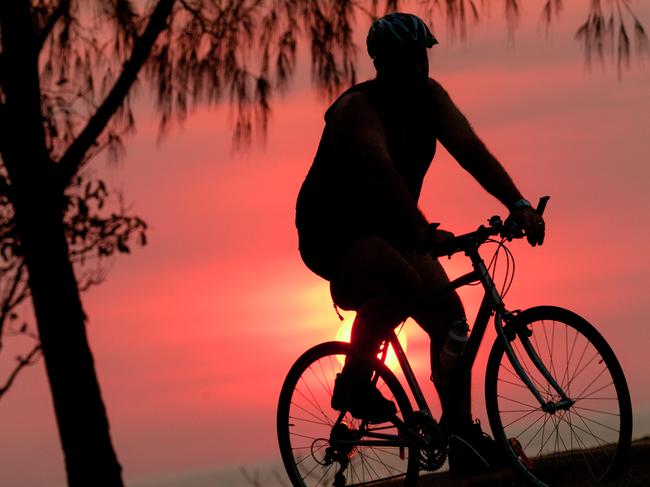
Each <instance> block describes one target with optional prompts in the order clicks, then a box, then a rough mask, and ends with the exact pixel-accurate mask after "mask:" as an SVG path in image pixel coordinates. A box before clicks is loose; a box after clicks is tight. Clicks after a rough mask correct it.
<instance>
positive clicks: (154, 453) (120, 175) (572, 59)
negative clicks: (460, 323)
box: [0, 0, 650, 487]
mask: <svg viewBox="0 0 650 487" xmlns="http://www.w3.org/2000/svg"><path fill="white" fill-rule="evenodd" d="M522 3H525V5H523V12H522V17H521V21H520V24H519V26H518V28H517V29H516V31H515V33H514V40H512V41H509V40H508V35H507V31H506V28H505V23H504V20H503V14H502V2H492V4H493V8H492V9H491V11H490V12H489V13H488V12H485V13H484V15H483V20H482V22H481V24H480V25H477V26H474V27H473V28H472V29H471V31H470V33H469V36H468V39H467V41H466V42H464V43H461V42H460V41H458V40H454V39H453V38H452V36H451V35H450V32H449V30H448V29H446V28H445V23H444V20H443V19H442V18H441V17H440V16H438V17H437V23H436V24H434V26H433V31H434V34H436V36H437V37H438V39H439V41H440V45H439V46H435V47H434V48H433V49H432V50H431V52H430V65H431V69H430V75H431V76H432V77H433V78H435V79H436V80H438V81H439V82H440V83H441V84H442V85H443V86H444V87H445V88H446V89H447V91H448V92H449V93H450V95H451V97H452V99H453V100H454V101H455V102H456V104H457V105H458V106H459V107H460V108H461V110H463V112H464V113H465V114H466V115H467V117H468V118H469V120H470V122H471V123H472V125H473V126H474V128H475V129H476V131H477V132H478V134H479V135H480V137H481V138H482V139H483V140H484V141H485V143H486V144H487V146H488V147H489V148H490V150H491V151H492V152H493V153H494V154H495V155H496V156H497V158H498V159H499V160H500V161H501V162H502V164H503V165H504V166H505V167H506V169H507V170H508V171H509V172H510V174H511V176H512V177H513V179H514V181H515V183H516V184H517V185H518V187H519V188H520V190H521V191H522V192H523V194H524V195H525V196H526V197H527V198H528V199H530V200H531V201H534V202H536V201H537V199H538V198H539V196H541V195H545V194H548V195H551V200H550V202H549V205H548V209H547V214H546V215H545V218H546V222H547V240H546V242H545V244H544V245H543V246H542V247H541V248H531V247H529V246H528V245H526V244H525V243H524V242H523V241H517V242H513V243H512V244H511V245H510V249H511V250H512V251H513V253H514V254H515V257H516V259H517V274H516V277H515V281H514V285H513V287H512V289H511V291H510V293H509V294H508V297H507V299H506V303H507V304H508V305H509V306H510V307H512V308H520V309H521V308H525V307H527V306H532V305H536V304H555V305H560V306H565V307H568V308H570V309H573V310H574V311H576V312H578V313H579V314H582V315H583V316H585V317H586V318H587V319H588V320H590V321H591V322H592V323H593V324H595V325H596V326H597V327H598V328H599V330H600V331H601V333H602V334H603V335H604V336H605V338H606V339H607V340H608V341H609V343H610V344H611V345H612V347H613V349H614V351H615V352H616V354H617V355H618V357H619V360H620V361H621V364H622V366H623V369H624V371H625V373H626V376H627V378H628V383H629V386H630V389H631V394H632V403H633V408H634V412H635V426H634V428H635V429H634V436H635V437H639V436H643V435H646V434H650V386H649V381H648V378H647V375H646V374H647V373H648V366H649V365H650V361H649V359H648V356H649V355H648V349H649V346H650V307H649V305H648V296H649V295H650V293H649V292H650V285H649V284H648V282H650V258H649V257H648V254H647V250H648V248H649V247H650V218H649V217H648V215H649V214H650V191H649V190H648V188H649V185H650V59H649V58H646V59H645V61H643V62H637V59H636V58H635V57H634V56H633V58H632V62H631V68H630V70H626V71H623V73H622V75H621V77H620V79H619V76H618V74H617V70H616V65H615V62H612V61H608V62H606V63H605V65H604V66H601V65H599V64H598V63H596V64H594V65H593V66H592V67H591V69H588V68H587V67H586V66H585V63H584V60H583V55H582V51H581V48H580V44H579V43H578V42H577V41H576V40H574V33H575V31H576V30H577V29H578V27H579V26H580V25H581V24H582V23H583V22H584V21H585V20H586V16H587V6H588V3H589V2H588V1H587V0H580V1H571V2H564V3H565V9H564V10H563V11H562V13H561V15H560V17H559V18H558V19H557V20H556V21H554V23H553V25H552V27H551V30H550V32H549V34H548V37H546V36H545V34H544V32H543V28H542V27H541V25H540V23H539V18H540V12H541V9H542V5H543V3H544V2H543V1H540V0H534V1H532V0H531V1H529V0H527V1H526V2H522ZM605 3H606V2H605ZM407 5H408V4H407ZM631 5H632V6H633V8H634V9H635V12H636V14H637V16H638V17H639V18H640V19H641V21H642V22H644V25H645V27H646V30H648V29H650V3H649V2H643V1H638V0H637V1H632V2H631ZM404 10H405V11H409V9H408V8H404ZM416 13H417V11H416ZM368 25H369V22H368V20H367V19H366V18H362V17H359V18H358V23H357V25H356V26H355V32H356V35H357V37H358V39H359V41H360V42H359V52H358V67H359V71H360V73H361V76H360V78H361V79H366V78H368V77H371V76H372V75H373V70H372V65H371V63H370V60H369V59H368V58H367V56H366V55H365V50H364V49H363V45H362V42H363V39H364V38H365V33H366V32H367V28H368ZM141 95H143V96H142V97H141V98H139V101H138V105H137V110H136V115H137V132H136V134H135V135H133V136H131V137H129V138H128V139H127V140H126V149H127V152H126V156H125V157H124V158H123V159H122V160H121V161H120V162H119V163H117V164H107V163H105V161H104V160H103V159H100V160H97V161H95V162H94V164H95V166H94V167H95V170H96V171H98V173H99V174H102V175H103V176H104V177H105V178H106V179H107V181H110V185H111V187H113V188H115V189H118V190H121V191H123V194H124V197H125V199H126V201H128V202H131V204H132V208H133V210H134V211H135V212H136V213H137V214H138V215H140V216H141V217H142V218H143V219H145V220H146V221H147V222H148V223H149V224H150V227H151V229H150V232H149V245H148V246H146V247H144V248H137V249H135V250H134V251H133V253H132V255H130V256H121V257H119V258H118V259H116V260H115V262H114V263H113V265H112V270H111V271H110V273H109V276H108V279H107V281H106V282H105V283H104V284H102V285H101V286H99V287H96V288H94V289H92V290H91V291H89V292H88V293H86V294H85V295H84V296H83V298H84V307H85V310H86V312H87V314H88V316H89V321H88V334H89V340H90V344H91V347H92V350H93V353H94V358H95V363H96V368H97V373H98V376H99V380H100V384H101V387H102V392H103V397H104V400H105V404H106V407H107V410H108V415H109V419H110V423H111V432H112V438H113V442H114V445H115V448H116V451H117V454H118V457H119V459H120V462H121V464H122V466H123V467H124V478H125V481H126V482H127V484H128V485H132V486H134V487H138V486H141V487H144V486H149V487H154V486H159V487H166V486H170V487H171V486H172V485H179V486H180V485H183V486H185V485H188V486H190V485H199V484H198V483H196V484H192V483H191V479H192V478H194V477H196V478H203V477H205V478H212V479H214V478H217V477H215V476H216V475H217V474H216V473H214V471H215V470H221V471H230V472H234V473H232V475H234V476H235V477H237V476H240V475H239V473H238V472H237V469H238V468H239V467H240V466H247V468H248V469H249V471H254V470H255V469H259V471H260V473H261V474H262V475H266V474H268V472H269V471H270V469H272V468H274V467H273V465H274V462H277V460H278V459H279V453H278V449H277V446H276V444H277V442H276V437H275V407H276V403H277V399H278V395H279V391H280V387H281V384H282V381H283V379H284V376H285V374H286V372H287V371H288V369H289V367H290V366H291V364H292V363H293V362H294V360H295V359H296V358H297V357H298V356H299V355H300V354H301V353H302V352H303V351H304V350H306V349H307V348H308V347H310V346H312V345H314V344H316V343H319V342H322V341H327V340H332V339H334V338H335V337H336V334H337V331H338V330H339V327H340V326H341V322H340V321H339V319H338V318H337V316H336V314H335V312H334V310H333V308H332V304H331V299H330V298H329V292H328V287H327V283H326V282H325V281H323V280H321V279H320V278H319V277H318V276H316V275H314V274H312V273H311V272H310V271H309V270H308V269H307V268H306V267H305V266H304V265H303V263H302V261H301V260H300V256H299V254H298V250H297V234H296V231H295V228H294V223H293V222H294V207H295V199H296V196H297V193H298V189H299V187H300V184H301V182H302V180H303V178H304V176H305V174H306V172H307V170H308V168H309V165H310V163H311V160H312V158H313V156H314V153H315V150H316V146H317V143H318V140H319V137H320V134H321V131H322V129H323V112H324V110H325V109H326V108H327V106H328V103H327V100H325V99H323V97H322V96H321V95H319V94H318V93H317V92H316V91H315V89H314V88H313V87H312V85H311V81H310V76H309V62H308V57H307V56H306V55H304V53H301V54H300V56H299V67H298V73H297V75H296V78H295V79H294V82H293V83H292V85H291V88H290V89H289V90H288V91H287V93H286V94H284V95H282V96H280V95H277V96H276V97H275V98H274V99H273V105H272V108H273V116H272V120H271V123H270V127H269V131H268V135H267V139H266V144H265V145H261V144H257V143H255V144H253V146H252V147H251V148H250V149H248V150H247V151H245V152H243V153H241V152H239V153H237V152H233V151H232V150H231V134H232V132H231V131H232V125H231V124H230V122H229V120H230V117H229V114H228V109H227V107H226V106H225V105H224V106H221V107H219V108H218V109H215V108H202V109H200V110H198V111H196V112H195V113H194V114H192V115H191V116H190V117H189V118H188V119H187V121H186V122H185V123H184V125H183V126H182V127H176V128H174V129H173V130H171V132H170V133H169V134H168V135H167V136H166V137H165V138H164V139H163V141H162V143H157V135H158V132H157V126H158V121H157V118H156V114H155V111H154V109H153V107H152V106H151V104H150V103H148V101H147V97H146V92H145V90H142V91H141ZM341 197H342V198H345V195H341ZM420 206H421V208H422V209H423V211H424V212H425V214H426V215H427V217H428V218H429V219H430V220H431V221H439V222H441V223H442V227H443V228H445V229H448V230H450V231H454V232H457V233H461V232H466V231H470V230H473V229H474V228H475V227H477V226H478V225H479V224H481V223H484V222H485V220H486V218H488V217H489V216H491V215H493V214H501V215H502V216H506V210H505V209H504V208H503V207H502V206H501V205H500V204H499V203H498V202H497V201H496V200H494V199H493V198H492V197H490V196H489V195H488V194H487V193H486V192H485V191H483V190H482V189H481V188H480V186H479V185H478V184H477V183H476V182H475V181H473V180H472V179H471V177H470V176H469V175H468V174H467V173H465V172H464V171H463V170H462V169H461V168H460V167H459V166H458V165H457V164H456V163H455V162H454V161H453V159H451V158H450V156H449V155H448V154H447V153H446V152H445V151H444V150H443V149H442V148H440V146H439V151H438V153H437V155H436V158H435V159H434V162H433V164H432V166H431V170H430V172H429V174H428V176H427V178H426V180H425V186H424V188H423V191H422V196H421V200H420ZM443 265H444V266H445V268H446V269H447V270H448V272H449V274H451V275H453V276H455V275H458V274H460V273H461V272H463V271H465V270H466V269H467V263H466V262H465V261H464V258H463V257H462V256H459V257H454V258H453V259H452V260H447V259H445V260H444V261H443ZM477 291H478V290H477V289H474V288H472V289H471V290H470V291H462V293H461V297H463V298H464V299H465V304H466V308H467V311H468V316H469V317H470V321H471V320H472V319H473V317H474V314H475V312H476V309H477V305H478V299H479V294H478V293H477ZM345 316H346V318H347V319H348V320H349V319H351V318H352V314H351V313H346V315H345ZM406 334H407V337H408V341H409V356H410V357H412V361H413V364H414V365H415V366H416V368H417V370H418V371H419V373H420V376H421V377H422V379H423V386H424V387H425V392H426V393H427V394H428V397H429V398H430V400H431V402H432V404H433V405H434V408H435V410H436V411H438V409H439V408H438V405H437V402H436V400H435V397H434V395H433V388H432V387H431V386H430V384H428V383H427V382H426V376H427V371H428V367H429V365H428V363H427V360H428V357H427V355H428V345H427V343H426V339H425V336H424V334H423V333H422V332H421V331H419V330H418V329H417V325H415V324H414V323H412V322H409V323H408V324H407V326H406ZM492 339H493V333H492V330H490V333H489V334H488V335H487V336H486V341H485V343H484V345H483V347H482V349H481V352H480V355H479V360H478V369H477V370H475V373H476V377H477V379H476V380H475V383H474V389H475V390H476V393H475V394H474V405H475V411H476V414H477V416H478V417H479V418H484V417H485V416H484V406H483V395H482V387H483V384H482V381H481V377H482V374H483V368H482V367H483V366H484V361H485V357H486V356H487V353H488V351H489V346H490V344H491V341H492ZM6 359H7V358H6V357H4V360H6ZM0 451H2V456H1V457H0V485H2V486H5V485H6V486H13V487H39V486H62V485H64V484H65V472H64V465H63V457H62V454H61V450H60V445H59V441H58V436H57V430H56V425H55V419H54V415H53V408H52V402H51V398H50V395H49V390H48V386H47V382H46V377H45V371H44V367H43V364H42V363H39V364H38V365H37V366H35V367H33V368H31V369H28V370H26V371H25V372H23V373H22V375H21V377H19V379H18V381H17V383H16V384H15V386H14V387H13V389H12V390H11V391H10V392H9V393H8V394H7V395H6V396H5V397H4V398H2V400H0ZM219 475H226V474H219ZM211 476H212V477H211ZM165 478H167V481H165V480H161V479H165ZM219 478H222V479H223V478H225V477H219ZM170 479H171V480H170ZM174 479H175V480H174ZM178 479H185V480H182V481H181V480H178ZM165 482H166V483H165ZM197 482H198V481H197ZM224 482H225V481H224ZM201 485H203V484H201ZM205 485H209V484H205ZM213 485H214V484H213ZM217 485H218V484H217ZM224 485H226V484H224ZM230 485H235V484H234V483H232V484H230ZM244 485H245V484H244Z"/></svg>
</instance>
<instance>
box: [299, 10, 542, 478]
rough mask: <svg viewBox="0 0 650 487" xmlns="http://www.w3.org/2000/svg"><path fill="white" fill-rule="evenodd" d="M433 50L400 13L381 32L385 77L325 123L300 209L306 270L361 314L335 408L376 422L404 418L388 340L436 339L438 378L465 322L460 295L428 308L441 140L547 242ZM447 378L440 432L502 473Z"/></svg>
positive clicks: (349, 98) (465, 394)
mask: <svg viewBox="0 0 650 487" xmlns="http://www.w3.org/2000/svg"><path fill="white" fill-rule="evenodd" d="M435 44H437V40H436V39H435V37H434V36H433V35H432V34H431V32H430V30H429V29H428V27H427V26H426V24H425V23H424V22H423V21H422V20H421V19H420V18H419V17H417V16H415V15H411V14H405V13H393V14H389V15H386V16H384V17H382V18H380V19H378V20H376V21H375V22H373V24H372V26H371V28H370V31H369V33H368V37H367V48H368V54H369V55H370V57H371V58H372V60H373V63H374V65H375V68H376V70H377V76H376V77H375V78H374V79H371V80H368V81H365V82H362V83H360V84H357V85H355V86H353V87H351V88H350V89H348V90H347V91H345V92H344V93H343V94H342V95H341V96H339V98H338V99H337V100H336V101H335V102H334V103H333V104H332V105H331V106H330V107H329V109H328V110H327V112H326V113H325V122H326V123H325V129H324V131H323V134H322V137H321V140H320V144H319V146H318V150H317V153H316V156H315V158H314V161H313V164H312V166H311V168H310V170H309V173H308V174H307V177H306V178H305V181H304V183H303V185H302V187H301V189H300V193H299V195H298V202H297V205H296V226H297V229H298V235H299V247H300V253H301V256H302V258H303V260H304V262H305V264H306V265H307V266H308V267H309V268H310V269H311V270H312V271H313V272H315V273H316V274H318V275H320V276H321V277H323V278H325V279H327V280H328V281H329V282H330V291H331V295H332V299H333V301H334V303H335V306H338V307H340V308H342V309H346V310H355V311H356V312H357V314H356V317H355V321H354V324H353V327H352V337H351V353H350V355H349V357H348V358H347V360H346V363H345V365H344V368H343V370H342V372H341V374H339V376H338V377H337V379H336V383H335V389H334V393H333V397H332V407H333V408H334V409H337V410H342V409H346V410H348V411H349V412H350V414H352V415H353V416H355V417H357V418H360V419H365V420H367V421H369V422H383V421H386V420H387V419H388V418H390V417H391V415H392V414H394V413H395V411H396V408H395V405H394V404H393V402H392V401H389V400H388V399H386V398H384V397H383V396H382V395H381V393H380V392H379V391H378V390H377V388H376V387H374V386H372V385H371V381H370V378H371V375H372V366H371V365H370V361H371V359H372V357H373V356H375V355H376V354H377V352H378V348H379V345H380V343H381V341H382V339H383V337H384V336H385V333H386V332H387V331H388V330H390V329H392V328H394V327H395V326H397V325H398V324H399V323H400V322H402V321H403V320H404V319H406V318H407V317H408V316H411V317H413V318H414V319H415V320H416V321H417V323H418V324H419V325H420V326H421V327H422V328H423V329H424V330H425V331H426V332H427V333H428V335H429V336H430V339H431V366H432V370H433V369H435V367H436V365H437V361H438V356H439V354H440V351H441V349H442V346H443V344H444V341H445V337H446V336H447V334H448V332H449V330H450V329H451V328H452V326H454V325H455V324H457V322H458V321H462V322H463V323H466V319H465V312H464V309H463V306H462V303H461V301H460V299H459V297H458V295H457V294H456V293H455V292H454V293H450V294H448V295H446V296H445V297H443V298H441V299H438V300H437V301H435V302H434V300H432V299H431V296H433V295H435V294H436V293H437V291H438V290H439V289H440V288H442V287H443V286H444V285H445V284H446V283H448V282H449V280H448V278H447V275H446V274H445V271H444V270H443V268H442V266H441V265H440V263H439V262H438V261H437V259H435V258H432V257H431V256H430V255H428V254H427V253H426V250H431V249H433V248H434V247H435V246H436V245H441V244H444V242H445V241H446V240H447V239H449V238H450V237H453V234H451V233H450V232H447V231H444V230H441V229H439V228H438V225H437V224H434V223H429V222H428V221H427V219H426V218H425V217H424V215H423V214H422V213H421V212H420V210H419V209H418V206H417V201H418V199H419V196H420V190H421V188H422V182H423V179H424V176H425V174H426V172H427V170H428V169H429V166H430V164H431V161H432V159H433V156H434V153H435V150H436V143H437V141H440V143H441V144H442V145H443V146H444V147H445V148H446V149H447V150H448V151H449V153H450V154H451V155H452V156H453V157H454V158H455V159H456V160H457V161H458V163H459V164H460V165H461V166H462V167H463V168H464V169H465V170H467V171H468V172H469V173H470V174H471V175H472V176H473V177H474V178H475V179H476V180H477V181H478V182H479V183H480V184H481V185H482V186H483V188H484V189H485V190H487V191H488V192H489V193H490V194H492V195H493V196H494V197H496V198H497V199H498V200H499V201H500V202H502V203H503V204H504V205H505V206H506V207H507V208H508V209H509V210H510V218H512V219H514V220H515V221H516V222H518V223H519V224H520V225H521V227H522V228H523V230H524V232H525V233H526V236H527V238H528V241H529V243H530V244H531V245H537V244H542V242H543V240H544V221H543V219H542V218H541V216H539V215H538V214H537V213H536V212H535V210H534V209H533V208H532V207H531V205H530V203H529V202H528V201H527V200H526V199H524V198H523V197H522V195H521V193H520V192H519V191H518V189H517V188H516V187H515V185H514V183H513V182H512V180H511V178H510V177H509V176H508V174H507V172H506V171H505V170H504V168H503V167H502V166H501V164H500V163H499V162H498V161H497V160H496V159H495V158H494V156H492V154H490V152H489V151H488V149H487V148H486V147H485V145H484V144H483V143H482V142H481V140H480V139H479V138H478V137H477V135H476V134H475V133H474V131H473V130H472V128H471V126H470V124H469V123H468V121H467V119H466V118H465V117H464V116H463V114H462V113H461V112H460V111H459V109H458V108H457V107H456V105H454V103H453V102H452V100H451V99H450V97H449V95H448V94H447V92H446V91H445V90H444V89H443V88H442V87H441V86H440V84H438V83H437V82H436V81H434V80H433V79H431V78H429V76H428V71H429V64H428V58H427V49H428V48H430V47H432V46H433V45H435ZM448 375H449V374H448ZM438 376H439V374H438ZM444 379H445V380H437V381H435V382H434V383H435V385H436V388H437V390H438V395H439V397H440V400H441V405H442V409H443V417H442V420H441V423H442V426H443V427H444V428H445V429H446V431H447V432H448V433H450V434H452V433H453V434H455V435H456V436H459V437H461V438H463V439H464V440H465V441H466V442H468V443H469V444H470V445H472V447H473V448H474V449H475V450H477V451H478V452H479V453H480V454H481V455H482V456H484V457H487V458H490V461H491V462H494V461H495V460H493V457H492V456H491V454H493V452H494V449H493V448H491V447H492V444H493V440H491V439H489V437H487V435H485V433H483V432H482V431H481V428H480V425H479V424H478V422H474V421H473V420H472V415H471V409H470V405H471V404H470V373H469V371H461V370H456V371H455V372H453V373H452V374H451V375H450V376H449V377H446V378H444ZM436 382H437V383H436ZM445 384H447V386H445ZM459 448H460V447H459ZM461 449H462V448H461ZM460 457H467V456H466V455H460V454H454V447H453V444H452V445H451V446H450V457H449V458H450V468H451V469H452V472H453V471H454V470H460V468H456V469H455V468H454V467H455V464H458V465H460V463H461V461H460V460H457V458H460ZM463 462H465V463H464V464H463V465H462V467H463V470H467V467H468V465H467V462H466V460H463ZM469 468H470V469H471V467H469Z"/></svg>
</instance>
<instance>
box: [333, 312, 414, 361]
mask: <svg viewBox="0 0 650 487" xmlns="http://www.w3.org/2000/svg"><path fill="white" fill-rule="evenodd" d="M353 322H354V316H351V317H348V318H346V319H345V320H344V321H343V323H341V327H340V328H339V331H338V332H336V339H337V340H339V341H342V342H349V341H350V335H351V333H352V323H353ZM398 330H400V331H399V333H398V335H397V339H398V340H399V343H400V345H401V346H402V348H403V349H404V351H405V352H406V350H407V343H408V340H407V338H406V331H405V330H404V329H403V328H401V329H400V328H398ZM377 357H379V354H377ZM339 360H342V359H339ZM386 365H387V366H388V368H389V369H390V370H392V371H396V370H397V369H398V368H399V362H398V361H397V355H395V351H394V350H393V346H392V345H391V346H389V348H388V355H387V356H386Z"/></svg>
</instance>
